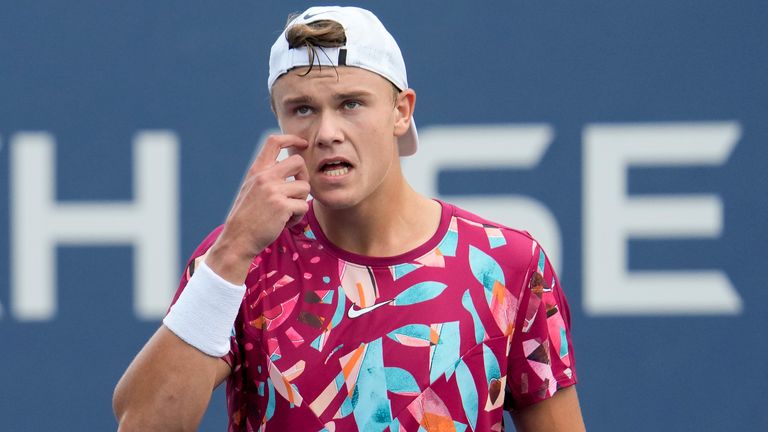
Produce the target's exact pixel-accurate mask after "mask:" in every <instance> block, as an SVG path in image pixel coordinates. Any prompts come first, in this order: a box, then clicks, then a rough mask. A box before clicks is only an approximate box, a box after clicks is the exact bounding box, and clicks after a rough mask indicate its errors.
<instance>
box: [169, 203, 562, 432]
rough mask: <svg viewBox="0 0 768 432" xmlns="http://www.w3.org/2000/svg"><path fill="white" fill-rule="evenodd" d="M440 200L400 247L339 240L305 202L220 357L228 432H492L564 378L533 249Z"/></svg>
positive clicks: (544, 278) (519, 235)
mask: <svg viewBox="0 0 768 432" xmlns="http://www.w3.org/2000/svg"><path fill="white" fill-rule="evenodd" d="M441 205H442V217H441V221H440V225H439V228H438V230H437V232H436V233H435V235H434V236H433V237H432V238H431V239H430V240H429V241H427V242H426V243H424V244H423V245H421V246H420V247H418V248H416V249H414V250H412V251H410V252H407V253H405V254H402V255H399V256H395V257H386V258H381V257H375V258H374V257H366V256H361V255H355V254H352V253H349V252H346V251H344V250H341V249H339V248H338V247H336V246H334V245H333V244H332V243H330V242H329V241H328V239H327V238H326V237H325V236H324V235H323V232H322V230H321V229H320V226H319V224H318V222H317V220H316V219H315V217H314V213H313V211H312V209H311V206H310V211H309V212H308V213H307V214H306V215H305V217H304V219H303V220H302V221H301V222H300V223H299V224H297V225H294V226H293V227H291V228H287V229H285V230H283V232H282V234H281V235H280V236H279V237H278V238H277V240H276V241H275V242H274V243H273V244H271V245H270V246H269V247H268V248H267V249H265V250H264V251H263V252H262V253H261V254H260V255H258V256H257V257H256V259H255V260H254V261H253V264H252V265H251V269H250V272H249V274H248V277H247V279H246V286H247V290H246V294H245V297H244V299H243V304H242V306H241V308H240V312H239V315H238V317H237V320H236V322H235V325H234V328H233V337H232V349H231V352H230V353H229V354H228V355H227V356H225V357H224V360H225V361H227V362H228V363H229V364H230V365H231V366H232V374H231V375H230V377H229V379H228V381H227V404H228V409H229V430H230V431H257V430H266V431H329V432H333V431H358V430H359V431H366V432H369V431H413V432H416V431H417V430H422V429H420V428H423V430H425V431H453V430H456V431H475V430H477V431H488V430H490V431H502V430H503V427H504V426H503V417H502V414H503V411H502V410H503V409H504V408H507V409H515V408H520V407H524V406H527V405H530V404H533V403H536V402H539V401H542V400H544V399H546V398H549V397H551V396H552V395H553V394H554V393H555V392H556V391H557V390H558V389H560V388H563V387H566V386H570V385H573V384H574V383H575V382H576V374H575V370H574V357H573V349H572V344H571V339H570V330H569V327H570V313H569V310H568V304H567V303H566V299H565V296H564V295H563V292H562V290H561V288H560V285H559V283H558V280H557V277H556V276H555V273H554V271H553V270H552V268H551V266H550V264H549V261H548V259H547V257H546V255H545V254H544V252H543V250H542V248H541V247H540V246H539V244H538V243H537V242H536V241H535V240H534V239H533V238H531V236H530V235H528V234H527V233H526V232H522V231H517V230H514V229H510V228H506V227H504V226H501V225H499V224H495V223H492V222H489V221H486V220H484V219H481V218H480V217H478V216H476V215H473V214H471V213H469V212H467V211H464V210H461V209H459V208H457V207H455V206H452V205H450V204H447V203H443V202H441ZM219 232H220V229H217V230H215V231H214V232H213V233H211V235H209V236H208V238H206V239H205V241H203V243H202V244H201V245H200V247H199V248H198V249H197V251H195V253H194V254H193V257H192V259H190V264H189V266H188V268H187V271H186V272H185V275H184V277H183V278H182V282H181V286H180V287H179V291H178V292H177V295H176V298H178V295H179V294H180V292H181V290H182V289H183V287H184V285H186V281H187V280H188V278H189V277H190V276H191V274H192V272H193V271H194V267H195V263H196V262H199V260H200V259H202V258H203V257H204V253H205V252H206V251H207V250H208V248H209V247H210V246H211V245H212V244H213V241H214V240H215V239H216V237H217V236H218V234H219ZM174 301H175V299H174Z"/></svg>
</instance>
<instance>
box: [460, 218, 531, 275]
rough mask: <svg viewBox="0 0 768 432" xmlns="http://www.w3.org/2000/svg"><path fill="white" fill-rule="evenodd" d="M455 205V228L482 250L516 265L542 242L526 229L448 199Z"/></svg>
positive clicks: (528, 258)
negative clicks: (466, 208)
mask: <svg viewBox="0 0 768 432" xmlns="http://www.w3.org/2000/svg"><path fill="white" fill-rule="evenodd" d="M446 204H447V205H448V206H450V207H451V208H452V209H453V218H454V219H455V222H454V221H452V224H453V223H455V228H456V229H457V231H458V232H459V236H460V237H462V235H463V236H465V237H469V242H470V244H471V245H472V246H473V247H475V248H478V249H480V250H481V251H482V252H483V253H486V254H488V255H491V256H493V257H496V258H498V259H500V260H502V261H503V262H505V263H507V264H508V265H513V266H514V267H526V266H528V264H529V263H530V261H531V259H532V258H533V256H534V255H538V254H539V253H540V249H541V246H540V245H539V243H538V242H537V241H536V239H535V238H533V236H532V235H531V234H530V233H529V232H528V231H525V230H523V229H518V228H512V227H509V226H506V225H504V224H502V223H499V222H496V221H492V220H489V219H486V218H484V217H482V216H479V215H477V214H475V213H473V212H470V211H468V210H465V209H463V208H460V207H458V206H456V205H453V204H449V203H446Z"/></svg>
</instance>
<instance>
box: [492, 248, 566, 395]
mask: <svg viewBox="0 0 768 432" xmlns="http://www.w3.org/2000/svg"><path fill="white" fill-rule="evenodd" d="M510 344H511V346H510V347H509V357H508V364H507V388H506V392H507V397H506V398H505V401H506V403H505V406H506V408H508V409H513V410H514V409H516V408H522V407H525V406H529V405H532V404H535V403H537V402H541V401H543V400H545V399H548V398H550V397H552V395H554V394H555V392H556V391H557V390H559V389H561V388H564V387H568V386H571V385H573V384H576V372H575V358H574V353H573V343H572V342H571V315H570V310H569V308H568V302H567V300H566V298H565V294H564V293H563V290H562V287H561V286H560V282H559V281H558V278H557V275H556V274H555V271H554V269H553V268H552V265H551V264H550V262H549V259H548V258H547V256H546V254H545V253H544V250H543V249H542V248H541V246H540V245H536V247H535V248H534V250H533V256H532V257H531V261H530V263H529V265H528V269H527V271H526V277H525V279H524V282H523V287H522V292H521V295H520V309H519V310H518V312H517V317H516V319H515V333H514V335H513V337H512V339H511V342H510Z"/></svg>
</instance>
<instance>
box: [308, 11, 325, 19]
mask: <svg viewBox="0 0 768 432" xmlns="http://www.w3.org/2000/svg"><path fill="white" fill-rule="evenodd" d="M328 12H330V11H322V12H318V13H313V14H304V16H303V17H301V19H303V20H308V19H310V18H313V17H316V16H318V15H320V14H324V13H328Z"/></svg>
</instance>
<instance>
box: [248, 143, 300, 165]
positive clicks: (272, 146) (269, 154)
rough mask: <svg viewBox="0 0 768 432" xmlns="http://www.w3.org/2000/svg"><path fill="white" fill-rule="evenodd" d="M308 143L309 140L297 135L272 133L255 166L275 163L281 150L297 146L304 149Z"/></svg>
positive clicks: (255, 161)
mask: <svg viewBox="0 0 768 432" xmlns="http://www.w3.org/2000/svg"><path fill="white" fill-rule="evenodd" d="M308 145H309V143H308V142H307V140H305V139H304V138H301V137H298V136H296V135H270V136H269V137H267V140H266V141H264V145H263V146H262V148H261V150H260V151H259V154H258V155H257V156H256V159H255V160H254V161H253V168H256V169H262V168H268V167H270V166H272V165H274V164H275V161H276V160H277V157H278V155H280V150H282V149H284V148H290V147H295V148H298V149H302V150H303V149H305V148H307V146H308Z"/></svg>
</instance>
